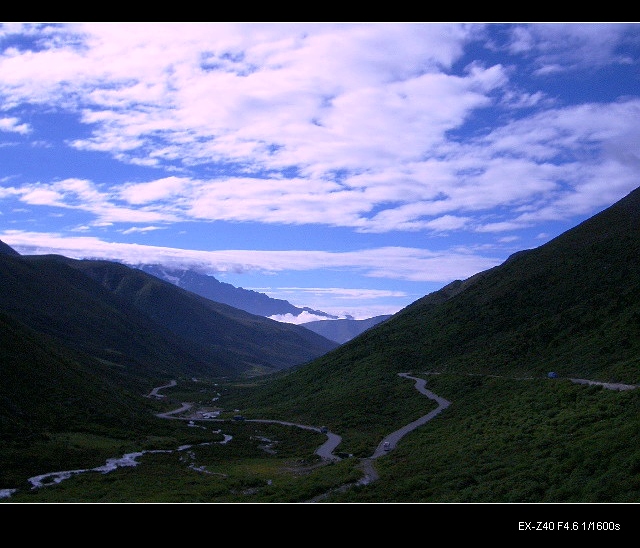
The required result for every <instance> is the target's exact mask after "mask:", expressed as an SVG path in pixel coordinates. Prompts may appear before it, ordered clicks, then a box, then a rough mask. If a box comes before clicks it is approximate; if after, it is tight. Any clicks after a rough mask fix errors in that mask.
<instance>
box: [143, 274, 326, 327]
mask: <svg viewBox="0 0 640 548" xmlns="http://www.w3.org/2000/svg"><path fill="white" fill-rule="evenodd" d="M136 268H139V269H140V270H142V271H144V272H147V273H149V274H152V275H153V276H156V277H157V278H160V279H161V280H166V281H168V282H171V283H172V284H175V285H177V286H178V287H181V288H183V289H186V290H187V291H192V292H193V293H196V294H198V295H201V296H202V297H206V298H207V299H211V300H212V301H215V302H218V303H224V304H228V305H229V306H233V307H235V308H239V309H240V310H245V311H246V312H250V313H251V314H257V315H259V316H264V317H270V316H280V315H287V314H290V315H292V316H299V315H300V314H302V313H303V312H307V313H309V314H312V315H314V316H321V317H325V318H328V319H337V318H338V316H334V315H331V314H328V313H326V312H323V311H321V310H313V309H311V308H308V307H302V308H301V307H297V306H294V305H292V304H291V303H290V302H289V301H286V300H283V299H274V298H272V297H269V296H268V295H266V294H264V293H260V292H258V291H253V290H250V289H244V288H242V287H235V286H233V285H231V284H228V283H225V282H221V281H219V280H217V279H216V278H215V277H213V276H210V275H208V274H201V273H198V272H196V271H194V270H185V269H176V268H169V267H166V266H163V265H158V264H155V265H151V264H143V265H136Z"/></svg>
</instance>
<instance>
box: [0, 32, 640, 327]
mask: <svg viewBox="0 0 640 548" xmlns="http://www.w3.org/2000/svg"><path fill="white" fill-rule="evenodd" d="M0 99H1V100H0V240H2V241H3V242H5V243H7V244H8V245H10V246H12V247H13V248H14V249H16V250H17V251H19V252H20V253H22V254H43V253H59V254H62V255H66V256H68V257H75V258H106V259H110V260H116V261H122V262H125V263H127V264H131V265H134V266H135V265H136V264H141V263H162V264H166V265H168V266H171V267H180V268H182V267H185V268H190V269H196V270H198V271H200V272H204V273H208V274H211V275H213V276H215V277H216V278H217V279H218V280H220V281H223V282H227V283H230V284H233V285H234V286H237V287H243V288H246V289H253V290H256V291H260V292H262V293H266V294H267V295H269V296H271V297H274V298H279V299H285V300H288V301H289V302H291V303H292V304H294V305H296V306H300V307H303V306H308V307H311V308H314V309H319V310H322V311H325V312H329V313H331V314H335V315H340V316H344V315H351V316H353V317H355V318H357V319H361V318H367V317H371V316H376V315H379V314H392V313H395V312H397V311H398V310H400V309H402V308H403V307H405V306H407V305H408V304H410V303H412V302H414V301H415V300H417V299H419V298H420V297H422V296H424V295H426V294H428V293H431V292H433V291H436V290H438V289H440V288H441V287H443V286H444V285H446V284H447V283H449V282H451V281H453V280H456V279H465V278H468V277H469V276H471V275H473V274H475V273H477V272H480V271H482V270H486V269H488V268H491V267H493V266H496V265H498V264H500V263H502V262H503V261H504V260H505V259H507V257H509V255H511V254H512V253H514V252H516V251H519V250H522V249H529V248H534V247H538V246H540V245H542V244H544V243H546V242H548V241H549V240H551V239H552V238H554V237H556V236H558V235H559V234H561V233H563V232H565V231H567V230H569V229H570V228H572V227H574V226H576V225H577V224H579V223H580V222H582V221H583V220H585V219H587V218H589V217H591V216H593V215H594V214H596V213H598V212H599V211H601V210H603V209H605V208H607V207H609V206H610V205H612V204H613V203H615V202H616V201H617V200H619V199H621V198H623V197H624V196H626V195H627V194H628V193H629V192H631V191H632V190H633V189H635V188H636V187H637V186H638V185H639V184H640V177H639V175H640V26H639V25H638V24H633V23H632V24H628V23H608V24H597V23H586V24H578V23H569V24H550V23H534V24H520V23H519V24H502V23H500V24H498V23H489V24H480V23H466V24H457V23H451V24H439V23H239V24H238V23H233V24H232V23H86V24H78V23H73V24H42V23H39V24H20V23H7V24H0ZM279 319H281V320H284V321H295V322H300V321H308V320H312V319H315V318H313V317H305V318H300V317H299V318H279Z"/></svg>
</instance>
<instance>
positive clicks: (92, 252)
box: [0, 230, 501, 296]
mask: <svg viewBox="0 0 640 548" xmlns="http://www.w3.org/2000/svg"><path fill="white" fill-rule="evenodd" d="M0 239H2V241H4V242H5V243H7V244H8V245H10V246H11V247H14V248H15V249H16V250H17V251H19V252H20V253H25V254H47V253H59V254H62V255H65V256H67V257H71V258H86V257H91V258H102V259H107V260H117V261H122V262H125V263H128V264H133V265H137V264H154V263H162V264H165V265H166V266H168V267H176V268H178V267H188V268H200V269H205V270H208V271H209V272H211V273H218V272H245V271H256V272H272V273H275V272H282V271H285V270H290V271H309V270H319V269H324V268H333V269H345V270H351V271H353V270H354V269H355V270H358V271H359V272H361V273H362V275H364V276H367V277H372V278H389V279H398V280H410V281H421V282H447V281H450V280H453V279H457V278H466V277H468V276H471V275H473V274H475V273H477V272H479V271H481V270H486V269H487V268H491V267H493V266H496V264H499V262H501V261H500V260H498V259H496V258H493V257H486V256H482V255H477V254H474V253H473V252H472V251H471V250H463V249H459V248H458V249H456V250H455V251H441V252H432V251H429V250H426V249H417V248H407V247H381V248H375V249H364V250H360V251H347V252H327V251H304V250H299V251H298V250H286V251H268V250H232V249H229V250H219V251H200V250H189V249H177V248H169V247H157V246H150V245H141V244H125V243H111V242H106V241H103V240H100V239H98V238H95V237H91V236H74V237H63V236H61V235H59V234H53V233H49V234H47V233H40V232H26V231H20V230H5V231H3V232H1V233H0ZM311 291H314V290H313V289H312V290H311ZM315 291H317V290H315ZM328 291H330V292H332V293H335V292H336V290H335V289H329V290H328ZM343 291H347V290H343ZM358 291H361V290H358ZM347 294H348V292H347ZM369 294H370V295H371V294H372V293H369ZM382 294H383V295H385V296H390V295H389V294H387V293H382ZM343 296H344V294H343ZM361 296H362V295H361ZM378 296H380V294H378Z"/></svg>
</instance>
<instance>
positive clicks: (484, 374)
mask: <svg viewBox="0 0 640 548" xmlns="http://www.w3.org/2000/svg"><path fill="white" fill-rule="evenodd" d="M639 251H640V190H636V191H634V192H633V193H631V194H629V195H628V196H627V197H626V198H624V199H623V200H621V201H620V202H618V203H616V204H614V205H613V206H611V207H610V208H608V209H607V210H605V211H603V212H601V213H600V214H598V215H596V216H594V217H593V218H591V219H589V220H587V221H585V222H584V223H582V224H580V225H579V226H577V227H575V228H574V229H572V230H570V231H568V232H566V233H565V234H562V235H561V236H559V237H557V238H556V239H554V240H552V241H550V242H548V243H547V244H545V245H543V246H541V247H539V248H536V249H531V250H526V251H522V252H520V253H517V254H515V255H513V256H512V257H510V258H509V259H508V260H507V261H505V263H504V264H502V265H500V266H498V267H495V268H493V269H491V270H488V271H486V272H481V273H478V274H476V275H475V276H473V277H471V278H469V279H467V280H459V281H456V282H453V283H452V284H449V285H448V286H446V287H444V288H442V289H441V290H440V291H437V292H434V293H432V294H429V295H426V296H425V297H423V298H422V299H419V300H418V301H416V302H414V303H413V304H411V305H410V306H408V307H406V308H405V309H404V310H402V311H401V312H399V313H397V314H395V315H394V316H392V317H391V318H389V319H388V320H386V321H385V322H382V323H380V324H379V325H376V326H374V327H372V328H370V329H368V330H367V331H365V332H364V333H362V334H361V335H360V336H358V337H357V338H356V339H353V340H352V341H349V342H347V343H345V344H344V345H342V346H340V347H338V348H336V349H333V350H331V351H329V352H327V353H325V354H323V355H322V356H320V357H318V358H317V359H314V360H311V361H309V362H307V363H303V364H300V365H298V366H295V367H291V368H288V369H284V370H280V371H277V372H275V373H273V374H270V375H261V376H256V377H246V376H245V377H244V378H242V379H229V380H228V381H225V382H222V381H220V379H204V378H203V379H202V380H201V381H200V382H195V381H192V380H190V379H185V378H181V379H179V383H178V386H177V387H176V388H172V389H171V390H169V391H168V395H169V397H170V400H168V401H165V402H164V404H163V405H164V408H166V409H171V408H172V407H173V408H175V407H176V406H178V405H179V402H185V401H190V402H196V403H197V404H198V405H201V406H203V407H206V408H211V407H214V406H215V407H216V408H217V409H219V410H220V411H221V412H222V413H223V414H225V413H226V415H225V416H226V417H227V419H229V418H230V417H231V416H232V414H236V413H242V415H243V416H244V417H246V418H247V419H249V420H247V421H246V422H244V421H241V422H236V421H232V420H226V422H224V423H223V424H222V425H217V426H219V427H220V429H221V430H213V429H210V430H206V428H207V426H209V425H207V424H206V423H203V424H202V425H201V428H202V429H203V430H202V431H197V432H199V434H198V435H196V434H195V433H194V432H196V430H194V429H191V431H189V430H188V429H187V428H184V427H183V428H182V429H181V428H180V427H179V426H178V425H177V423H179V424H180V425H184V423H183V422H179V421H167V420H164V421H163V420H161V419H157V421H156V422H154V420H155V419H153V420H151V421H150V422H149V423H148V424H146V423H144V427H143V430H144V428H148V429H147V432H155V436H156V437H154V443H151V442H150V439H149V438H145V439H143V438H142V437H140V436H139V435H138V434H136V435H135V436H132V437H131V438H126V437H125V438H123V439H122V440H121V442H120V443H121V444H122V445H123V447H124V446H127V447H132V446H136V442H137V444H138V447H140V446H142V447H150V446H153V447H157V446H158V445H159V446H163V447H164V446H168V445H170V440H173V441H174V442H175V444H174V447H175V446H178V445H179V444H180V443H181V442H184V441H185V440H186V439H194V437H195V438H196V439H203V440H204V439H212V437H213V436H215V435H217V436H220V433H219V432H221V431H224V432H225V433H228V434H230V435H231V436H232V439H233V441H232V443H230V444H228V446H215V447H211V448H206V449H205V448H203V449H199V450H194V451H193V458H194V459H196V461H197V462H198V463H199V465H200V468H199V470H205V471H206V472H201V473H195V472H194V470H193V468H187V467H186V465H185V464H184V463H183V461H182V460H180V459H179V458H178V456H166V457H161V456H156V457H153V458H149V459H148V461H147V463H146V464H145V465H144V466H141V467H138V468H136V469H129V470H126V471H121V472H118V473H114V474H113V475H111V476H110V477H109V478H107V477H101V476H97V477H93V478H92V477H85V478H82V479H77V480H75V479H74V480H69V481H68V482H65V483H63V484H62V485H61V486H59V487H48V488H46V489H42V490H40V491H39V492H34V493H29V494H28V495H27V494H18V495H17V496H16V497H15V500H16V501H18V502H28V501H35V502H58V501H70V500H73V501H85V502H91V501H97V500H100V501H103V502H104V501H123V499H124V500H127V501H131V502H145V501H156V502H157V501H174V502H309V501H310V500H312V499H313V500H318V501H320V502H328V503H331V502H342V503H352V502H369V503H380V502H403V503H407V502H411V503H576V502H578V503H612V502H615V503H637V502H640V434H639V432H640V389H628V390H627V389H625V390H615V389H609V388H607V387H605V386H603V385H601V384H582V383H577V382H575V380H579V379H585V380H589V381H594V382H600V383H624V384H626V385H639V386H640V367H639V365H640V261H638V257H639V256H640V253H639ZM12 260H15V258H13V259H12ZM87 264H88V263H87ZM76 270H77V269H76ZM77 271H78V270H77ZM98 278H100V279H101V284H105V283H106V282H105V280H106V278H105V277H104V276H98ZM92 279H93V278H92ZM125 286H126V284H125ZM102 287H103V288H105V290H106V289H107V288H108V289H109V291H110V292H115V293H114V294H120V295H121V297H123V298H124V295H123V293H126V291H123V290H118V289H117V288H118V287H120V288H121V289H123V288H124V286H122V285H121V284H120V282H118V283H117V284H113V285H109V284H108V283H107V284H106V286H105V285H102ZM133 295H136V296H137V297H136V299H137V300H136V303H138V304H136V306H135V308H136V309H139V310H146V311H147V312H145V313H149V314H150V313H151V310H152V306H151V303H149V302H147V303H146V304H145V302H144V291H143V290H142V289H141V288H137V289H136V290H135V291H131V292H130V297H128V298H129V299H130V298H131V296H133ZM138 307H140V308H138ZM36 319H37V318H36ZM3 321H5V323H7V320H6V317H3ZM7 325H8V326H9V327H8V329H13V330H17V329H19V328H18V327H16V325H15V323H13V324H12V323H10V322H9V323H7ZM20 329H22V328H20ZM16 333H17V334H16V335H15V336H16V337H19V338H20V339H24V340H29V337H31V335H32V332H31V331H22V332H20V331H16ZM34 343H37V344H43V343H42V340H41V339H36V340H35V341H34ZM32 352H33V353H35V350H32ZM44 353H45V354H47V357H44V355H42V354H40V355H34V358H33V360H32V362H31V363H32V365H31V367H34V365H33V364H34V363H38V364H39V363H40V362H42V361H44V362H45V363H50V364H51V367H53V368H54V369H55V370H56V371H58V374H59V369H60V367H61V365H60V364H61V363H62V362H63V361H64V360H66V359H67V358H69V356H68V355H67V354H66V353H64V352H62V353H51V352H50V348H49V347H48V346H44ZM69 359H72V360H77V359H78V358H77V357H76V356H72V357H70V358H69ZM23 367H24V365H23ZM35 367H37V368H38V369H39V368H40V367H41V365H37V366H35ZM69 369H70V371H73V367H70V368H69ZM551 371H553V372H555V373H557V377H553V378H552V377H550V376H549V375H548V373H549V372H551ZM403 372H409V373H411V374H412V375H414V376H416V377H419V378H423V379H426V381H427V387H428V388H429V390H431V391H433V392H434V393H435V394H437V395H438V396H439V397H441V398H445V399H446V400H448V402H450V405H449V406H448V407H447V408H446V409H444V410H443V411H442V412H441V413H440V414H438V415H437V416H436V417H435V418H434V419H433V420H431V421H429V422H427V423H426V424H423V425H421V426H419V427H418V428H417V429H415V430H413V431H412V432H410V433H409V434H407V435H406V436H405V437H403V438H402V439H401V440H400V441H399V443H398V444H397V447H396V448H395V449H393V451H390V452H389V453H387V454H385V455H384V456H383V457H381V458H378V459H377V460H376V461H375V463H374V466H375V469H376V472H377V475H378V476H379V477H378V478H377V480H375V481H372V482H369V483H366V484H356V482H357V480H358V479H359V478H361V477H362V474H363V472H362V462H363V461H362V459H366V458H368V457H370V456H371V455H372V454H373V453H374V451H375V450H376V447H377V446H378V444H379V443H380V442H381V440H382V439H383V438H384V437H385V436H387V435H388V434H390V433H391V432H394V431H396V430H398V429H399V428H401V427H403V426H404V425H407V424H409V423H411V422H413V421H415V420H416V419H417V418H419V417H421V416H424V415H426V414H427V413H429V412H430V411H432V410H434V409H435V407H436V403H435V401H433V400H431V399H429V398H427V397H425V396H424V395H422V394H420V393H419V392H418V391H417V390H416V389H415V388H414V386H413V384H412V383H411V382H410V381H409V380H407V379H405V378H402V377H401V376H399V375H398V374H399V373H403ZM20 375H21V374H20V372H19V371H18V373H17V377H16V375H14V378H15V380H16V382H17V381H18V380H19V378H21V377H20ZM42 378H43V376H42V374H41V373H38V374H37V375H36V374H35V372H34V373H32V374H31V376H30V377H29V381H28V382H30V383H32V384H34V385H36V384H38V385H40V384H42V382H43V381H42ZM107 379H108V376H107ZM74 382H78V384H77V387H78V391H79V392H82V391H83V390H84V385H83V384H82V381H80V380H78V379H77V378H76V379H75V380H74ZM134 385H135V383H134V384H133V385H131V386H134ZM98 388H99V387H98V386H95V385H92V384H88V385H87V386H86V390H87V391H92V390H93V391H96V390H98ZM4 390H5V392H4V395H3V402H8V403H5V404H3V405H4V406H5V407H3V409H8V407H7V406H9V405H15V402H13V403H12V402H11V401H10V400H9V399H8V390H9V389H8V388H6V389H4ZM131 392H135V390H133V391H130V392H128V393H127V391H125V392H124V393H119V394H117V397H119V398H121V403H120V404H117V405H116V406H115V407H117V408H118V409H123V410H126V409H128V406H130V411H129V412H130V416H132V417H133V416H134V414H135V412H136V411H137V408H136V404H135V397H132V398H129V397H128V394H130V393H131ZM212 396H215V397H212ZM27 397H28V396H27ZM112 397H116V395H115V394H112ZM96 398H97V400H99V398H98V396H97V395H96ZM213 401H215V403H212V402H213ZM103 403H104V404H105V405H111V403H113V401H111V403H110V402H100V403H99V404H98V403H96V406H97V407H99V408H100V410H104V407H103ZM161 403H162V402H155V403H154V405H155V406H156V407H157V406H159V405H160V404H161ZM84 405H86V404H85V403H83V406H84ZM111 409H114V406H111ZM265 418H268V419H270V420H279V421H283V422H284V423H285V425H284V426H267V425H263V424H261V423H257V422H251V419H265ZM38 420H42V419H41V418H40V419H38ZM123 420H125V419H124V417H122V416H118V417H117V418H116V417H114V419H113V420H112V421H111V422H110V423H109V424H110V425H111V427H112V428H113V429H114V432H122V427H121V425H122V424H123V422H122V421H123ZM132 420H133V419H132ZM134 422H135V421H134ZM28 423H29V418H28V417H26V418H25V420H24V421H23V422H22V423H20V422H16V421H14V422H13V423H11V424H13V425H14V426H15V428H18V429H19V428H23V427H24V428H26V427H27V424H28ZM81 423H82V421H79V423H78V429H80V428H81ZM294 423H296V424H302V425H315V426H319V425H326V426H327V427H328V428H329V430H330V431H331V432H333V433H336V434H338V435H339V436H341V442H340V445H339V446H338V448H337V452H338V455H339V456H340V457H341V458H342V460H340V461H339V462H336V463H332V464H326V463H324V464H325V465H324V466H322V464H323V463H322V462H320V460H319V458H318V457H317V455H314V449H315V448H317V446H318V445H320V444H321V443H322V442H323V441H324V436H322V435H321V434H319V433H314V432H308V431H304V430H300V429H297V428H293V427H291V426H286V425H289V424H294ZM136 424H138V423H137V422H136ZM140 424H143V423H140ZM96 428H97V426H94V428H93V430H92V434H94V435H95V431H96ZM171 429H173V430H171ZM214 432H218V433H217V434H216V433H214ZM318 432H319V430H318ZM197 436H200V438H198V437H197ZM115 439H117V435H115V434H113V435H111V436H110V437H109V440H110V445H109V446H108V449H111V450H114V448H115V445H114V444H115V441H114V440H115ZM267 441H269V442H270V443H269V444H267ZM85 442H86V440H85ZM12 443H13V444H14V445H9V444H6V443H5V444H4V446H3V447H0V449H2V450H0V457H2V458H3V462H5V463H6V462H9V463H13V464H14V465H15V463H16V462H17V459H16V458H15V454H12V453H11V449H12V448H15V443H16V442H15V441H12ZM51 447H52V445H51V444H50V445H49V446H48V448H49V450H50V451H52V453H51V454H52V455H53V454H54V452H53V450H52V449H51ZM92 447H93V449H94V450H95V444H94V445H92ZM3 448H4V449H3ZM104 452H105V453H106V452H107V451H106V450H105V451H104ZM10 457H13V460H12V459H11V458H10ZM52 459H53V457H52ZM41 464H43V465H44V463H41ZM50 464H51V463H50ZM3 468H4V469H6V467H3ZM33 468H34V467H32V468H31V469H33ZM23 471H24V470H23ZM159 474H161V475H162V477H163V478H169V477H170V478H171V479H167V480H166V481H164V482H158V481H156V480H155V479H154V478H157V477H158V475H159ZM7 477H9V476H8V475H7V473H5V478H7ZM16 477H17V476H16V474H15V473H13V474H11V477H10V478H9V479H15V478H16ZM5 483H6V482H5ZM7 486H11V484H10V483H8V484H7ZM345 486H348V488H345ZM0 487H2V485H1V484H0ZM320 495H322V497H321V498H320V499H317V497H318V496H320Z"/></svg>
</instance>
